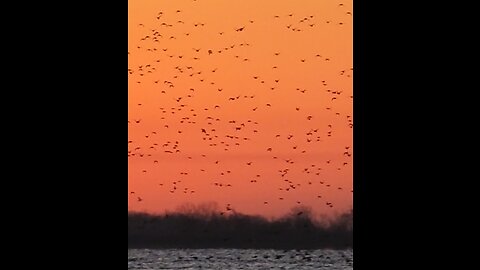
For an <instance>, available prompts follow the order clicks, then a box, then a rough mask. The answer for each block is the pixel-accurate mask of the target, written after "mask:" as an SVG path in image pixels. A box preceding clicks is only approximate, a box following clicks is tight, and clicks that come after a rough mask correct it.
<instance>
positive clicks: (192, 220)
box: [128, 212, 353, 250]
mask: <svg viewBox="0 0 480 270" xmlns="http://www.w3.org/2000/svg"><path fill="white" fill-rule="evenodd" d="M352 228H353V220H352V213H351V212H349V213H345V214H342V215H340V216H338V217H337V218H335V219H333V220H328V221H327V220H324V221H317V220H314V219H312V218H311V216H310V215H309V214H308V213H305V212H298V213H296V214H291V215H289V216H285V217H283V218H279V219H275V220H268V219H266V218H263V217H260V216H249V215H243V214H238V213H235V214H230V215H223V214H219V213H207V214H205V213H202V214H200V213H170V214H164V215H150V214H145V213H129V214H128V249H263V250H265V249H273V250H294V249H298V250H312V249H332V250H339V249H352V248H353V230H352Z"/></svg>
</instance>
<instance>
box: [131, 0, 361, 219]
mask: <svg viewBox="0 0 480 270" xmlns="http://www.w3.org/2000/svg"><path fill="white" fill-rule="evenodd" d="M128 8H129V14H128V16H129V17H128V52H129V55H128V68H129V74H128V94H129V97H128V121H129V123H128V140H129V143H128V151H129V154H128V155H129V156H128V167H129V172H128V207H129V210H136V211H148V212H156V213H158V212H163V211H164V210H175V209H176V208H177V207H178V206H180V205H182V204H184V203H193V204H198V203H202V202H209V201H215V202H217V203H218V206H219V208H220V210H222V211H223V210H225V209H226V205H227V204H230V207H231V208H234V209H235V210H236V211H238V212H242V213H247V214H262V215H266V216H270V217H271V216H279V215H282V214H285V213H287V212H289V210H290V208H291V207H293V206H295V205H305V206H310V207H312V209H313V210H314V211H315V212H316V213H317V214H331V213H335V212H341V211H344V210H347V209H349V208H351V207H352V195H353V193H352V186H353V183H352V180H353V172H352V161H353V158H352V156H353V155H352V154H353V145H352V142H353V128H352V123H353V115H352V111H353V108H352V106H353V89H352V82H353V73H352V72H353V71H352V67H353V55H352V53H353V35H352V33H353V31H352V30H353V27H352V21H353V20H352V15H351V12H352V1H351V0H350V1H334V0H304V1H293V0H275V1H273V0H268V1H267V0H264V1H258V0H230V1H225V0H196V1H194V0H176V1H167V0H135V1H133V0H130V1H129V7H128ZM177 11H178V12H177ZM240 29H241V30H240ZM237 30H238V31H237ZM197 50H198V51H197ZM209 50H211V51H210V53H209ZM276 53H278V55H275V54H276ZM302 60H304V61H302ZM255 77H256V78H255ZM276 80H278V81H276ZM137 121H138V123H137ZM202 129H203V130H202ZM147 136H148V137H147ZM269 148H271V150H270V151H269ZM166 151H167V152H166ZM170 152H171V153H170ZM217 161H218V163H217ZM250 162H251V163H250ZM247 163H250V165H248V164H247ZM174 182H175V183H174ZM220 185H221V186H220ZM228 185H229V186H228ZM287 189H288V190H287ZM132 192H134V193H132ZM318 196H321V197H318ZM138 197H140V198H142V201H139V200H138ZM280 198H283V199H280ZM265 202H266V203H265ZM327 203H329V204H330V203H331V205H332V206H333V207H330V206H329V205H327Z"/></svg>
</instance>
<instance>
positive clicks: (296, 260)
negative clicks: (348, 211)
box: [128, 249, 353, 270]
mask: <svg viewBox="0 0 480 270" xmlns="http://www.w3.org/2000/svg"><path fill="white" fill-rule="evenodd" d="M128 269H221V270H226V269H292V270H293V269H353V250H351V249H349V250H256V249H163V250H152V249H129V250H128Z"/></svg>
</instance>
